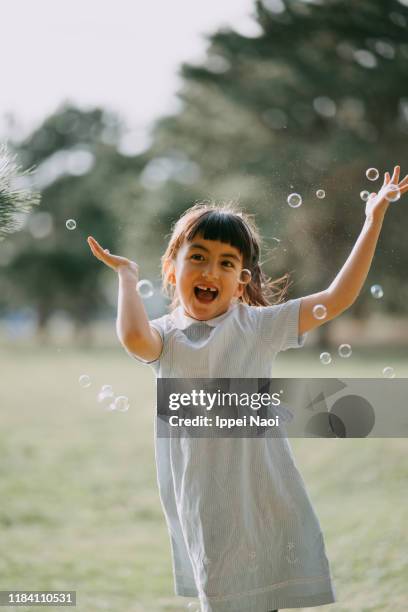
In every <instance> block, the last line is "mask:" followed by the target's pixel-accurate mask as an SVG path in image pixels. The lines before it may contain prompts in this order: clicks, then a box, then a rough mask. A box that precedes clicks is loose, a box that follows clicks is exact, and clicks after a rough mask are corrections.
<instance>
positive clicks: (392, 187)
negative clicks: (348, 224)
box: [365, 166, 408, 220]
mask: <svg viewBox="0 0 408 612" xmlns="http://www.w3.org/2000/svg"><path fill="white" fill-rule="evenodd" d="M399 175H400V167H399V166H395V168H394V172H393V175H392V178H391V177H390V173H389V172H386V173H385V174H384V182H383V184H382V187H381V189H380V191H379V192H378V193H371V194H370V197H369V198H368V200H367V204H366V209H365V213H366V217H368V218H371V219H373V220H377V219H382V218H383V217H384V215H385V212H386V210H387V208H388V206H389V205H390V203H391V202H392V201H397V200H399V199H400V197H401V196H402V195H403V194H404V193H405V192H406V191H408V174H407V175H406V176H405V177H404V178H403V179H402V181H400V180H399ZM398 196H399V197H398Z"/></svg>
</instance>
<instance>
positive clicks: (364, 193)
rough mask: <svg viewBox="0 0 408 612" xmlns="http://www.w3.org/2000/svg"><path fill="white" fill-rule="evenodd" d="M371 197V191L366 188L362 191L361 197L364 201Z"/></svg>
mask: <svg viewBox="0 0 408 612" xmlns="http://www.w3.org/2000/svg"><path fill="white" fill-rule="evenodd" d="M369 197H370V192H369V191H367V190H366V189H365V190H364V191H360V198H361V199H362V200H363V202H367V200H368V198H369Z"/></svg>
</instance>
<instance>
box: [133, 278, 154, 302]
mask: <svg viewBox="0 0 408 612" xmlns="http://www.w3.org/2000/svg"><path fill="white" fill-rule="evenodd" d="M136 290H137V292H138V293H139V295H140V296H141V297H142V298H149V297H152V295H153V293H154V288H153V284H152V283H151V282H150V281H149V280H146V279H144V280H140V281H139V282H138V283H137V285H136Z"/></svg>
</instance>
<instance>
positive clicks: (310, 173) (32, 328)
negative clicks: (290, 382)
mask: <svg viewBox="0 0 408 612" xmlns="http://www.w3.org/2000/svg"><path fill="white" fill-rule="evenodd" d="M2 7H3V19H4V24H6V26H7V27H5V28H4V32H3V33H2V37H1V40H0V50H1V57H2V60H3V61H2V94H1V98H0V141H1V142H3V143H6V144H7V146H8V148H9V150H10V151H12V152H13V153H14V154H16V155H17V159H18V161H19V163H20V164H21V166H22V168H24V169H29V168H33V167H34V168H35V173H34V174H33V175H32V176H30V177H26V179H25V185H26V187H28V188H30V189H33V190H36V191H38V192H39V193H40V194H41V202H40V204H39V205H36V206H34V207H33V209H32V211H31V212H30V213H29V214H21V213H16V220H17V221H18V226H19V229H18V231H15V232H13V233H10V234H9V235H7V236H5V237H4V238H3V239H2V240H1V241H0V288H1V289H0V358H1V377H2V384H1V386H0V405H1V433H0V450H1V453H2V461H1V462H0V470H2V478H1V481H0V482H1V487H2V490H1V491H0V493H1V497H2V499H3V500H7V503H5V504H4V505H2V508H1V510H0V525H1V526H2V528H3V530H4V534H5V540H4V541H5V548H4V555H3V556H2V558H0V570H1V571H0V576H1V584H0V588H1V589H9V588H22V589H26V588H31V589H50V588H67V589H68V588H72V589H77V591H78V597H79V595H81V600H80V601H79V603H78V607H79V608H80V609H84V610H85V609H86V610H87V611H93V610H99V609H109V610H117V609H123V610H129V611H133V610H135V611H139V610H147V611H150V610H151V611H153V610H155V611H156V612H157V611H158V610H182V609H185V608H186V605H187V603H188V602H187V603H186V602H185V601H184V600H182V599H181V598H177V597H174V596H173V595H172V592H173V591H172V579H171V561H170V553H169V541H168V536H167V531H166V527H165V523H164V517H163V515H162V512H161V508H160V501H159V498H158V494H157V490H156V482H155V467H154V452H153V439H152V436H153V433H152V432H153V429H152V419H153V415H154V376H153V372H152V371H151V370H150V369H149V368H148V367H144V366H142V365H140V364H139V363H136V362H134V361H133V360H131V359H130V358H129V357H128V356H127V355H126V354H125V353H124V351H123V350H122V349H121V347H120V345H119V343H118V340H117V338H116V334H115V314H116V300H117V280H116V277H115V275H114V273H113V272H112V271H111V270H108V269H107V268H106V267H105V266H103V265H102V264H101V263H100V262H98V261H97V260H96V259H95V258H94V257H93V256H92V254H91V252H90V250H89V247H88V245H87V243H86V238H87V236H88V235H93V236H95V238H97V240H98V241H99V242H100V243H101V244H102V245H103V246H104V247H105V248H109V249H110V251H111V252H113V253H117V254H121V255H124V256H127V257H129V258H131V259H134V260H135V261H137V262H138V264H139V266H140V270H141V278H143V279H146V280H148V281H149V282H150V283H151V284H152V287H153V290H152V291H151V292H149V293H151V295H149V296H146V297H145V305H146V308H147V310H148V313H149V316H150V318H154V317H157V316H161V315H162V314H164V313H165V312H166V306H167V302H166V300H165V298H164V296H163V295H162V294H161V290H160V286H161V283H160V256H161V254H162V253H163V252H164V249H165V246H166V243H167V240H168V236H169V233H170V230H171V225H172V223H173V222H174V221H176V220H177V218H178V217H179V215H180V214H181V213H182V212H183V211H184V210H185V209H186V208H188V207H189V206H191V205H192V204H193V203H195V202H198V201H218V202H223V201H230V200H234V201H235V202H238V203H239V204H240V205H241V206H242V208H243V209H244V210H246V211H247V212H248V213H250V214H254V215H255V218H256V221H257V223H258V225H259V227H260V229H261V232H262V235H263V238H264V250H263V254H262V259H263V261H264V268H265V270H266V272H267V273H268V274H269V275H270V276H272V277H273V278H278V277H279V276H281V275H282V274H284V273H285V272H291V275H292V280H293V285H292V286H291V288H290V292H289V298H295V297H300V296H302V295H307V294H309V293H313V292H315V291H319V290H322V289H324V288H326V287H327V286H328V285H329V284H330V282H331V281H332V280H333V278H334V277H335V275H336V273H337V272H338V271H339V269H340V267H341V266H342V265H343V263H344V262H345V260H346V259H347V257H348V255H349V253H350V251H351V249H352V247H353V245H354V242H355V240H356V238H357V236H358V234H359V232H360V230H361V227H362V225H363V222H364V208H365V202H364V201H363V199H362V197H361V192H362V191H365V190H368V191H370V192H371V191H377V190H378V188H379V186H380V184H381V182H382V175H383V173H384V172H385V171H386V170H390V169H392V168H393V166H394V165H395V164H397V163H400V164H401V167H402V176H404V175H405V174H406V172H407V171H408V166H407V156H406V150H407V140H408V90H407V87H406V76H407V74H408V36H407V32H408V0H379V1H377V2H372V1H371V0H328V1H326V2H323V1H322V2H318V1H307V0H262V1H261V0H258V1H254V0H222V2H217V1H215V0H208V1H207V2H206V3H205V4H204V3H201V4H200V3H198V4H197V3H191V2H188V1H187V0H174V1H173V2H172V3H166V2H164V1H162V2H158V3H148V2H138V3H134V2H131V1H130V0H117V1H116V2H115V3H111V2H109V3H99V2H96V0H86V1H85V2H79V1H78V0H72V1H71V2H69V3H68V2H66V1H65V0H61V1H60V2H58V3H55V2H54V3H53V2H51V0H39V1H38V2H36V3H30V2H28V1H24V0H17V1H15V2H13V3H12V2H11V1H6V2H4V3H3V5H2ZM368 168H376V169H378V172H379V176H380V178H379V179H378V180H376V181H371V180H368V178H367V176H366V171H367V169H368ZM318 190H323V191H324V197H318V196H317V195H316V194H317V191H318ZM293 192H295V193H299V194H300V195H301V196H302V205H301V206H299V207H298V208H292V207H291V206H289V205H288V202H287V198H288V195H289V194H290V193H293ZM320 195H322V194H320ZM1 219H2V217H1V210H0V225H1ZM406 227H407V205H406V202H405V201H404V200H401V201H398V202H395V203H392V204H391V206H390V208H389V211H388V214H387V216H386V219H385V222H384V225H383V229H382V233H381V237H380V240H379V244H378V248H377V251H376V255H375V257H374V261H373V265H372V268H371V270H370V273H369V276H368V279H367V281H366V283H365V286H364V288H363V290H362V292H361V294H360V296H359V298H358V300H357V301H356V302H355V304H354V305H353V306H352V307H351V308H350V309H349V310H348V311H347V312H346V313H344V314H343V315H341V317H339V318H338V319H337V320H335V321H332V322H330V323H329V324H327V325H324V326H322V327H320V328H319V329H318V330H316V331H314V332H312V333H310V334H309V336H308V340H307V343H306V347H305V348H304V349H302V350H301V351H288V352H285V353H283V354H282V355H281V356H279V358H278V359H277V363H276V368H275V370H274V374H275V375H276V376H299V377H300V376H304V377H312V376H313V377H324V376H330V377H336V376H343V377H347V376H348V377H355V376H358V377H374V378H376V377H382V376H391V377H392V376H394V375H395V376H397V377H406V376H408V353H407V345H408V325H407V303H408V284H407V282H406V270H407V267H408V248H407V241H406ZM376 285H379V286H380V289H378V288H377V290H373V289H372V288H373V287H375V286H376ZM342 343H347V344H350V345H351V349H352V351H351V353H350V352H348V353H347V354H348V355H349V356H348V357H347V358H344V357H342V356H341V355H339V353H338V347H339V345H340V344H342ZM322 351H325V352H329V353H330V354H331V357H332V358H331V361H330V363H326V364H325V363H324V362H322V361H321V360H320V359H319V356H320V354H321V352H322ZM387 368H388V369H387ZM384 369H386V374H384ZM81 376H82V377H84V376H85V377H88V378H85V379H84V378H82V379H81V380H82V383H83V384H84V386H81V384H80V383H79V382H78V381H79V378H80V377H81ZM84 381H85V383H84ZM104 384H109V385H112V386H113V389H114V393H115V395H116V396H117V395H120V396H124V397H125V398H128V399H129V403H130V409H129V410H128V411H127V412H126V413H124V414H119V413H118V411H114V412H113V411H109V409H108V410H106V406H105V405H102V404H103V403H102V402H98V400H97V397H98V393H99V392H100V389H101V386H102V385H104ZM345 444H347V449H348V451H347V453H346V457H345V456H344V445H345ZM293 446H294V448H295V451H297V453H296V456H297V457H299V469H300V470H301V471H302V474H303V475H304V477H305V480H306V482H307V484H308V485H309V486H310V490H311V495H312V498H313V501H314V502H315V504H316V506H317V511H318V514H319V517H320V518H321V521H322V526H323V528H324V531H325V533H327V534H328V547H329V558H330V559H332V560H333V563H334V573H335V578H337V580H336V585H338V591H339V598H340V599H341V600H342V601H340V603H339V604H334V605H333V606H330V608H329V607H328V606H327V609H330V610H336V611H337V610H350V609H353V610H360V609H361V610H371V609H373V610H374V609H381V610H384V609H390V610H391V609H393V610H395V609H399V608H398V606H400V609H403V605H402V601H406V591H405V593H404V588H403V573H402V572H403V567H404V560H405V563H406V561H407V557H406V552H404V555H405V558H404V556H403V554H402V552H401V538H402V533H401V531H402V532H404V535H405V537H407V534H406V529H405V531H404V527H403V522H402V508H403V507H404V503H402V501H403V500H402V499H401V497H402V493H401V491H402V489H403V487H401V483H402V482H403V479H404V482H405V485H406V470H405V471H404V467H403V461H402V457H403V454H404V457H405V453H406V444H405V440H402V439H401V440H399V439H394V440H381V439H377V440H373V439H371V440H365V441H364V443H363V442H359V441H358V440H347V441H344V440H343V441H339V440H328V441H326V440H314V441H313V440H294V441H293ZM333 463H334V464H335V465H336V471H335V473H333V470H332V469H331V465H332V464H333ZM328 466H330V468H329V470H328V469H327V467H328ZM345 487H347V492H348V493H349V495H348V500H345V499H344V494H343V493H342V491H344V488H345ZM405 489H406V487H405ZM351 494H353V498H352V500H351V497H350V496H351ZM405 503H406V499H405ZM368 506H369V507H370V516H369V517H368V516H367V514H366V511H367V508H368ZM390 516H391V519H392V520H391V521H390ZM384 530H385V531H384ZM358 538H360V545H359V546H356V541H357V539H358ZM406 550H407V548H406V547H405V551H406ZM109 578H112V580H111V581H109ZM404 597H405V599H404ZM377 606H378V608H377ZM387 606H391V607H387ZM191 609H192V608H191ZM322 609H325V607H324V606H323V608H322Z"/></svg>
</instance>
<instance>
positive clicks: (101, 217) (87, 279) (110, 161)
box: [2, 105, 142, 330]
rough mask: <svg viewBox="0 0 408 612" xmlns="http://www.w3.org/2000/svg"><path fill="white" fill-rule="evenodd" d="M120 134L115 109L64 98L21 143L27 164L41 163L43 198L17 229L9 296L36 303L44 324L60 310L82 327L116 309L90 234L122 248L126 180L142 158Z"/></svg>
mask: <svg viewBox="0 0 408 612" xmlns="http://www.w3.org/2000/svg"><path fill="white" fill-rule="evenodd" d="M120 133H121V124H120V121H119V119H118V118H117V117H116V116H114V115H112V114H107V113H105V112H103V111H102V110H100V109H95V110H93V111H87V112H84V111H81V110H79V109H76V108H74V107H72V106H70V105H64V106H63V107H62V108H61V109H59V110H58V111H57V112H56V113H54V114H53V115H52V116H50V117H48V118H47V119H46V120H45V121H44V122H43V124H42V125H40V126H39V128H38V129H36V130H35V131H34V132H33V133H32V134H31V135H30V136H29V137H28V138H27V139H26V140H25V141H23V142H21V143H19V144H18V152H19V156H20V158H21V159H22V160H23V163H24V164H25V165H26V166H32V165H35V166H36V167H37V172H36V174H35V175H34V180H35V185H36V187H37V188H38V189H40V190H41V191H42V204H41V207H40V209H39V210H38V211H35V212H34V213H32V214H31V215H30V216H29V217H28V218H27V223H26V225H25V226H24V228H23V229H22V230H21V231H20V232H18V233H17V234H14V235H13V244H12V246H13V254H12V257H11V261H10V262H9V265H8V267H7V270H3V272H2V276H3V278H2V284H3V289H4V290H3V292H2V294H3V295H2V301H3V305H4V306H5V305H7V306H8V307H9V308H10V307H18V306H22V305H24V306H31V307H33V308H35V310H36V312H37V314H38V323H39V328H40V330H44V329H45V327H46V323H47V321H48V319H49V317H50V315H51V314H52V313H53V312H54V311H55V310H58V309H63V310H64V311H66V312H68V313H69V314H70V315H71V316H72V317H73V319H74V321H75V323H76V324H77V326H78V328H81V327H83V326H84V325H85V324H86V323H87V322H88V321H89V320H90V319H91V318H92V317H93V316H95V314H96V313H97V312H100V311H101V309H102V310H103V307H105V309H106V308H111V306H110V305H109V301H108V299H107V291H106V289H105V287H104V285H105V280H106V278H107V275H106V271H105V270H104V269H103V266H101V265H100V262H98V261H97V260H96V259H95V258H94V257H93V256H92V254H91V253H90V251H89V247H88V245H87V243H86V237H87V236H88V235H89V234H95V235H97V236H98V239H99V240H100V241H101V242H102V243H103V244H104V245H105V246H106V247H107V248H109V249H110V250H112V251H113V252H114V251H116V250H118V248H119V247H118V241H119V236H120V235H121V229H122V228H123V226H124V225H126V221H125V220H124V219H123V215H124V214H125V213H127V208H128V206H129V201H126V200H125V199H124V196H126V195H127V196H129V193H128V192H125V191H123V183H125V184H128V185H129V184H130V177H131V175H134V174H136V175H137V173H138V169H139V166H138V164H139V165H142V162H141V161H139V162H138V158H130V157H125V156H122V155H120V154H119V153H118V151H117V144H118V140H119V137H120ZM119 187H120V188H121V191H120V195H119V197H118V193H119ZM69 220H71V223H69ZM69 228H71V229H69ZM72 228H74V229H72Z"/></svg>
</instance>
